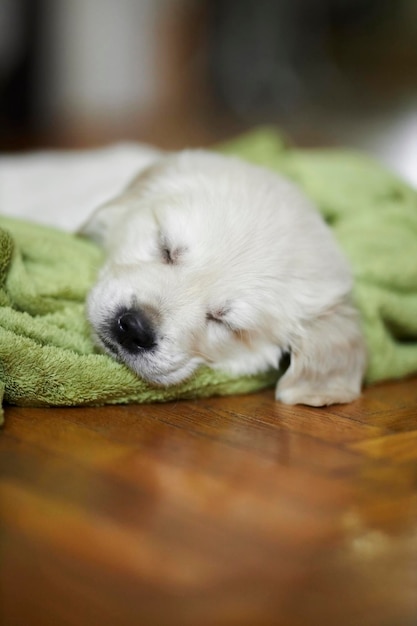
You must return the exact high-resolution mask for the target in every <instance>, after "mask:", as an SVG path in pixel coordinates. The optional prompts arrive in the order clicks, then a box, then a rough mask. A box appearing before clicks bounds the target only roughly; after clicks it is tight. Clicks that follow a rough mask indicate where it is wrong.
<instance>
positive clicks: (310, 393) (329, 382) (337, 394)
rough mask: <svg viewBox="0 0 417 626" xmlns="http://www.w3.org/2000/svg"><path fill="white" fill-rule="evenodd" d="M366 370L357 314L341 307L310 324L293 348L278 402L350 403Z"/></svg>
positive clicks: (364, 351)
mask: <svg viewBox="0 0 417 626" xmlns="http://www.w3.org/2000/svg"><path fill="white" fill-rule="evenodd" d="M365 366H366V350H365V344H364V340H363V337H362V334H361V331H360V326H359V319H358V314H357V312H356V311H355V309H354V308H353V307H352V306H351V305H350V304H348V303H346V302H344V303H341V304H338V305H337V306H336V307H335V308H333V309H331V310H329V311H328V312H326V313H324V314H323V315H321V316H320V317H318V318H316V319H315V320H313V321H312V322H311V323H309V325H308V326H307V327H306V328H305V332H304V333H303V335H302V337H301V338H300V339H299V341H298V345H294V346H292V349H291V362H290V366H289V367H288V370H287V371H286V372H285V374H284V376H283V377H282V378H281V379H280V380H279V382H278V385H277V389H276V398H277V400H280V401H281V402H284V403H285V404H308V405H310V406H323V405H328V404H336V403H342V402H350V401H351V400H354V399H355V398H357V397H358V396H359V395H360V392H361V385H362V380H363V375H364V371H365Z"/></svg>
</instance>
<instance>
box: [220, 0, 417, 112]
mask: <svg viewBox="0 0 417 626" xmlns="http://www.w3.org/2000/svg"><path fill="white" fill-rule="evenodd" d="M411 4H412V3H411ZM409 6H410V2H409V1H408V0H397V1H396V2H392V0H276V1H273V0H240V1H239V2H235V1H234V0H210V2H208V15H209V22H210V27H209V33H210V36H209V67H210V75H211V80H212V87H213V92H214V95H215V99H216V100H217V102H218V104H219V105H220V106H226V107H227V108H228V109H229V110H230V112H232V113H234V114H236V115H238V116H240V117H242V118H244V119H245V118H246V119H247V118H255V119H261V120H265V119H268V118H271V119H274V120H276V119H277V116H278V117H281V118H282V117H284V118H285V116H289V115H293V114H294V112H297V111H303V110H305V109H306V108H307V110H308V107H311V106H313V107H314V106H317V105H319V106H322V107H324V108H328V107H330V108H332V107H342V108H343V107H347V106H348V107H349V106H350V107H352V106H355V105H360V106H366V103H367V101H368V102H369V104H370V105H373V104H374V101H375V99H377V98H378V97H379V96H380V92H384V94H385V96H389V94H390V92H392V91H393V88H394V91H395V88H396V82H398V79H399V76H400V74H402V73H404V72H405V73H406V74H407V82H408V85H407V87H408V88H410V84H412V83H413V81H415V79H416V78H417V71H416V66H417V54H416V46H415V42H416V41H417V28H416V24H413V25H411V28H410V24H406V28H405V31H406V32H404V22H406V21H407V18H406V17H405V15H406V13H407V8H409ZM405 66H406V67H405ZM403 86H404V85H403Z"/></svg>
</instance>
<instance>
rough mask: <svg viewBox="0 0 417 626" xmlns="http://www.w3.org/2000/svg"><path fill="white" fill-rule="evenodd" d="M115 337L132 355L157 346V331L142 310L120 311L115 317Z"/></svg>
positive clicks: (113, 327) (113, 329) (113, 328)
mask: <svg viewBox="0 0 417 626" xmlns="http://www.w3.org/2000/svg"><path fill="white" fill-rule="evenodd" d="M112 331H113V337H114V339H115V340H116V341H117V342H118V343H119V344H120V345H121V346H123V348H124V349H125V350H127V351H128V352H131V353H132V354H135V353H138V352H141V351H142V350H150V349H151V348H153V347H154V346H155V345H156V335H155V330H154V328H153V326H152V323H151V322H150V320H149V318H148V317H147V316H146V315H145V313H144V312H143V311H141V310H140V309H127V310H124V311H121V312H120V311H119V312H118V313H117V315H116V317H115V320H114V323H113V326H112Z"/></svg>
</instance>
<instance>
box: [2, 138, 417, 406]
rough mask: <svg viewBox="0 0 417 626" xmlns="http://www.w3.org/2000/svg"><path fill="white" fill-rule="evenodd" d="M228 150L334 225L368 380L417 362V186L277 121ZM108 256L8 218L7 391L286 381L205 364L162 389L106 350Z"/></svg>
mask: <svg viewBox="0 0 417 626" xmlns="http://www.w3.org/2000/svg"><path fill="white" fill-rule="evenodd" d="M220 150H221V151H222V152H224V153H227V154H234V155H237V156H240V157H241V158H244V159H247V160H250V161H252V162H255V163H258V164H261V165H264V166H267V167H270V168H272V169H274V170H276V171H278V172H282V173H284V174H285V175H287V176H289V177H290V178H292V179H293V180H295V181H296V182H297V183H298V184H299V185H300V186H301V187H302V188H304V190H305V192H306V193H307V194H308V195H309V196H310V197H311V198H312V199H313V201H314V202H315V203H316V205H317V206H318V208H319V210H320V211H321V212H322V214H323V216H324V217H325V219H326V220H327V221H328V223H329V224H330V225H331V227H332V228H333V230H334V233H335V236H336V237H337V239H338V240H339V242H340V244H341V246H342V248H344V250H345V253H346V254H347V256H348V258H349V260H350V262H351V264H352V267H353V271H354V275H355V290H354V297H355V300H356V303H357V306H358V307H359V310H360V312H361V316H362V322H363V329H364V333H365V337H366V340H367V344H368V349H369V367H368V371H367V382H369V383H372V382H376V381H379V380H384V379H388V378H396V377H401V376H405V375H409V374H412V373H413V372H417V192H416V191H415V190H413V189H411V188H410V187H409V186H407V185H406V184H405V183H403V182H402V181H401V180H399V179H398V178H397V177H396V176H394V175H393V174H391V173H390V172H387V171H386V170H385V169H384V168H383V167H381V166H380V165H379V164H378V163H376V162H374V161H373V160H371V159H369V158H367V157H365V156H363V155H360V154H356V153H353V152H349V151H344V150H300V149H294V148H288V147H286V146H284V144H283V142H282V140H281V138H280V136H279V135H278V134H276V133H275V132H273V131H271V130H260V131H257V132H254V133H251V134H249V135H247V136H243V137H241V138H238V139H236V140H234V141H232V142H230V143H228V144H225V145H223V146H221V147H220ZM0 211H1V207H0ZM100 262H101V252H100V250H99V249H98V248H97V247H96V246H95V245H93V244H92V243H90V242H88V241H85V240H83V239H81V238H78V237H76V236H74V235H70V234H67V233H64V232H61V231H58V230H54V229H51V228H47V227H44V226H39V225H35V224H32V223H30V222H25V221H19V220H16V219H12V218H6V217H0V398H2V399H4V400H5V401H6V402H9V403H12V404H18V405H25V406H48V405H53V406H69V405H100V404H109V403H114V404H117V403H130V402H135V403H139V402H154V401H168V400H172V399H179V398H195V397H204V396H205V397H207V396H210V395H224V394H237V393H247V392H252V391H255V390H258V389H261V388H263V387H265V386H268V385H272V384H273V383H274V382H276V380H277V377H278V372H268V373H267V374H262V375H259V376H248V377H239V378H235V377H233V376H230V375H227V374H224V373H222V372H214V371H211V370H209V369H208V368H204V367H202V368H201V369H200V370H199V371H198V372H197V373H196V374H195V375H194V376H193V377H192V378H191V379H190V380H188V381H186V382H185V383H183V384H181V385H177V386H174V387H171V388H167V389H162V388H158V387H153V386H150V385H148V384H146V383H145V382H143V381H142V380H140V379H138V378H137V377H136V376H134V375H133V374H132V373H131V372H130V371H129V370H128V369H126V368H125V367H124V366H123V365H120V364H119V363H116V362H115V361H114V360H112V359H111V358H110V357H108V356H106V355H103V354H100V353H98V352H97V351H96V349H95V348H94V346H93V344H92V342H91V339H90V335H89V328H88V324H87V322H86V319H85V314H84V300H85V296H86V294H87V292H88V290H89V288H90V286H91V285H92V283H93V281H94V277H95V274H96V272H97V268H98V267H99V265H100Z"/></svg>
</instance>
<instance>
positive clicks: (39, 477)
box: [0, 379, 417, 626]
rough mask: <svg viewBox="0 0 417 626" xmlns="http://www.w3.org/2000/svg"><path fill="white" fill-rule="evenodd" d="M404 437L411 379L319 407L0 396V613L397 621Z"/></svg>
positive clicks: (187, 621) (412, 518) (413, 466)
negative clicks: (97, 403) (95, 403)
mask: <svg viewBox="0 0 417 626" xmlns="http://www.w3.org/2000/svg"><path fill="white" fill-rule="evenodd" d="M416 450H417V380H416V379H410V380H407V381H400V382H392V383H388V384H385V385H379V386H374V387H370V388H369V389H367V390H366V391H365V392H364V394H363V397H362V398H361V399H360V400H358V401H356V402H354V403H352V404H350V405H339V406H334V407H330V408H323V409H313V408H309V407H301V406H297V407H287V406H283V405H280V404H277V403H276V402H274V399H273V392H272V391H271V390H269V391H265V392H262V393H259V394H254V395H251V396H241V397H231V398H213V399H209V400H206V399H205V400H198V401H194V402H191V401H190V402H177V403H170V404H161V405H158V404H156V405H147V406H126V407H103V408H88V409H86V408H68V409H52V408H51V409H29V408H27V409H23V408H18V407H8V408H7V409H6V425H5V427H4V429H3V431H2V432H1V434H0V476H1V478H0V506H1V511H0V518H1V519H0V528H1V565H0V601H1V608H0V622H1V624H2V625H4V626H20V625H25V626H26V625H31V626H32V625H35V626H37V625H40V626H49V625H51V626H52V625H54V626H56V625H61V624H63V625H65V626H67V625H68V626H72V625H74V626H75V625H76V626H94V625H96V624H97V625H98V624H99V625H100V626H107V625H110V624H111V625H112V626H113V625H114V624H118V625H122V626H123V625H126V626H130V625H132V626H133V625H135V626H136V625H140V626H147V625H149V626H154V625H155V626H159V625H160V626H163V625H168V624H169V625H170V626H172V625H177V624H178V626H205V625H207V626H217V625H219V626H223V625H224V626H229V625H233V626H234V625H236V626H263V625H265V626H268V625H277V626H281V625H282V626H306V625H307V626H308V625H310V624H311V625H316V624H317V625H318V624H320V625H323V624H332V625H333V624H338V625H341V626H344V625H355V626H356V625H359V624H360V625H361V626H362V625H375V626H408V625H410V626H411V624H415V623H417V488H416V487H417V452H416Z"/></svg>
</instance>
